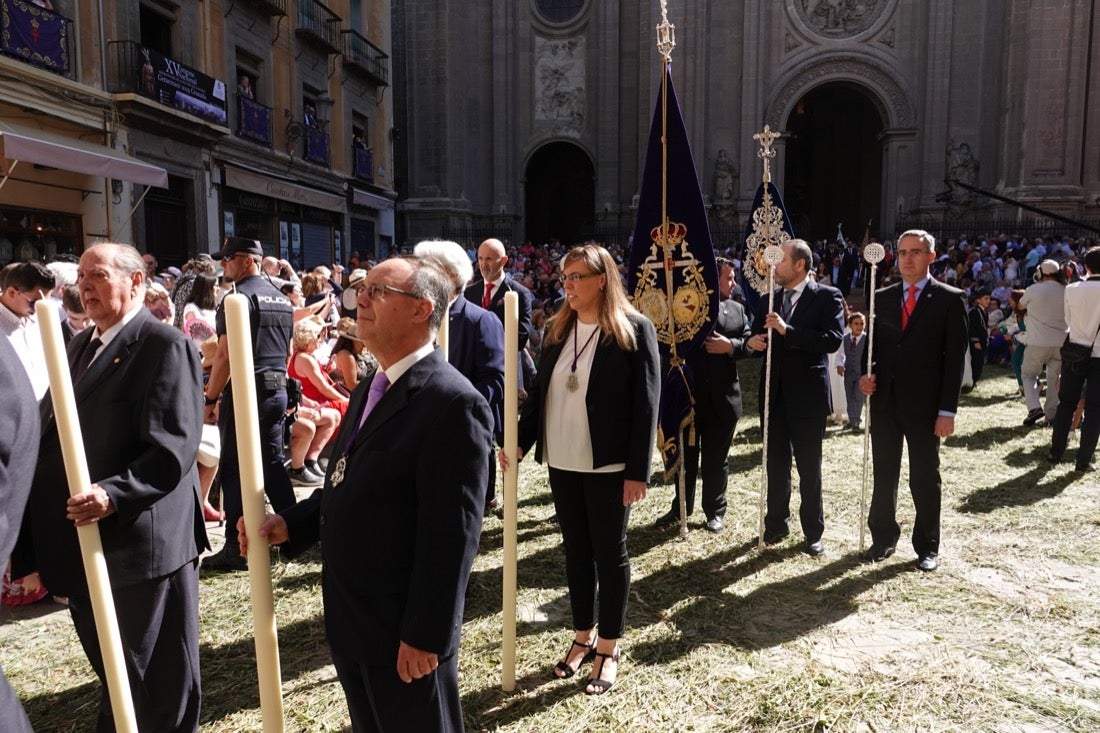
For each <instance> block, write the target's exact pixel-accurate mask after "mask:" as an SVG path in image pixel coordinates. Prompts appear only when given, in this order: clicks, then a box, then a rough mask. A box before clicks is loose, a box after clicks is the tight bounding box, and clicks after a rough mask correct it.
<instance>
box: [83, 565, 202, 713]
mask: <svg viewBox="0 0 1100 733" xmlns="http://www.w3.org/2000/svg"><path fill="white" fill-rule="evenodd" d="M198 565H199V563H198V560H197V559H196V560H194V561H193V562H189V563H187V564H186V565H184V566H183V567H182V568H180V569H179V570H177V571H175V572H174V573H172V574H170V575H166V576H165V577H163V578H156V579H154V580H147V581H144V582H141V583H135V584H134V585H128V586H126V587H125V588H115V589H113V594H114V601H115V614H116V616H117V618H118V630H119V635H120V636H121V637H122V655H123V658H124V660H125V663H126V672H127V675H128V677H129V679H130V691H131V694H132V695H133V700H134V714H135V716H136V718H137V728H138V730H139V731H141V733H193V732H194V731H197V730H198V729H199V703H200V700H201V687H200V683H199V571H198ZM69 612H70V613H71V614H72V617H73V625H74V626H76V633H77V636H79V637H80V644H81V646H83V647H84V654H85V655H87V657H88V661H89V662H90V663H91V665H92V669H94V670H95V673H96V675H97V676H98V677H99V681H100V683H101V684H102V692H101V694H100V698H99V718H98V720H97V723H96V730H97V731H99V733H114V731H115V721H114V716H113V715H112V713H111V699H110V695H109V692H108V689H107V677H106V673H105V672H104V667H103V656H102V654H101V652H100V648H99V637H98V636H97V634H96V625H95V616H94V614H93V611H92V603H91V600H90V599H89V598H80V597H77V596H72V597H70V598H69Z"/></svg>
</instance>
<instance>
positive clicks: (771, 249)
mask: <svg viewBox="0 0 1100 733" xmlns="http://www.w3.org/2000/svg"><path fill="white" fill-rule="evenodd" d="M782 261H783V249H782V248H781V247H779V246H778V245H775V244H773V245H770V246H768V247H766V248H765V249H764V262H766V263H767V265H768V312H769V313H774V312H775V266H776V265H778V264H779V263H780V262H782ZM771 402H772V336H771V334H770V333H769V334H768V348H767V351H766V352H765V356H764V420H763V427H762V429H763V431H764V435H763V438H762V440H761V444H760V445H761V448H760V460H761V464H760V524H759V529H760V533H759V535H758V537H759V539H758V544H757V547H759V548H760V549H761V550H763V549H764V503H765V501H766V500H767V497H768V424H769V423H770V422H771V419H770V418H771Z"/></svg>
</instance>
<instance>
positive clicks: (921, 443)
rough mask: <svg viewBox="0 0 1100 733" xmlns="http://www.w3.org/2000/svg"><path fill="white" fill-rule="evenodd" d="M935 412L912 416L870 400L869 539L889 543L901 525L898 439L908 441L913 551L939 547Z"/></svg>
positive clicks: (940, 486)
mask: <svg viewBox="0 0 1100 733" xmlns="http://www.w3.org/2000/svg"><path fill="white" fill-rule="evenodd" d="M935 422H936V418H935V416H934V415H933V416H929V415H912V414H910V413H908V412H905V411H903V410H901V409H900V408H898V407H897V406H896V404H894V403H893V401H891V403H890V404H886V405H876V404H875V401H874V400H873V399H872V400H871V457H872V460H873V463H874V468H873V472H874V489H873V491H872V494H871V507H870V510H869V513H868V517H867V526H868V528H869V529H870V530H871V542H872V543H874V544H876V545H886V546H888V547H892V546H894V545H896V544H897V541H898V537H899V536H900V535H901V527H900V526H899V525H898V522H897V519H896V518H895V515H896V512H897V504H898V483H899V482H900V480H901V448H902V441H903V440H904V442H905V444H906V445H908V446H909V492H910V493H911V494H912V495H913V505H914V507H915V508H916V519H915V521H914V522H913V549H914V550H915V551H916V553H917V555H918V556H923V555H925V554H929V553H936V554H939V551H940V497H941V494H942V491H943V482H942V480H941V479H940V439H939V438H937V437H936V435H935V433H934V432H933V431H934V429H935Z"/></svg>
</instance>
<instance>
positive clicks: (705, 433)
mask: <svg viewBox="0 0 1100 733" xmlns="http://www.w3.org/2000/svg"><path fill="white" fill-rule="evenodd" d="M731 418H732V419H729V420H723V419H722V418H720V417H718V416H717V415H715V414H714V413H713V411H712V410H708V409H699V408H697V409H696V411H695V445H686V446H684V498H685V499H687V513H688V516H691V513H692V512H693V511H695V482H696V478H697V477H698V475H699V467H700V458H701V459H702V474H703V501H702V505H703V514H705V515H706V517H707V519H711V518H713V517H719V518H721V517H724V516H726V484H727V483H728V482H729V477H730V467H729V455H730V445H731V444H732V443H733V433H734V431H735V430H736V429H737V416H736V415H731ZM672 511H673V512H674V513H675V514H676V515H677V516H679V514H680V497H679V489H678V488H677V491H676V493H674V494H673V496H672Z"/></svg>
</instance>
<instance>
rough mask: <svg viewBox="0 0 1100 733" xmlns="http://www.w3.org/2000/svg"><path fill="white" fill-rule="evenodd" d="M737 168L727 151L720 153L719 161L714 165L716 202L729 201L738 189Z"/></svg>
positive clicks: (722, 150)
mask: <svg viewBox="0 0 1100 733" xmlns="http://www.w3.org/2000/svg"><path fill="white" fill-rule="evenodd" d="M737 178H738V175H737V168H736V167H734V165H733V161H731V160H730V158H729V155H727V154H726V149H725V148H722V149H721V150H719V151H718V160H717V161H715V163H714V200H715V201H729V200H730V199H732V198H733V193H734V190H735V189H736V187H737V186H736V181H737Z"/></svg>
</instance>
